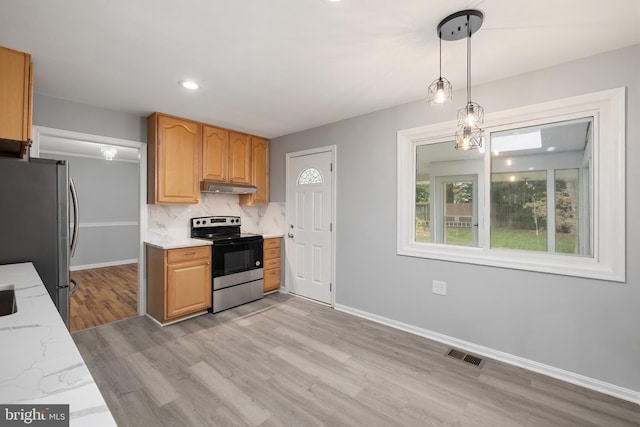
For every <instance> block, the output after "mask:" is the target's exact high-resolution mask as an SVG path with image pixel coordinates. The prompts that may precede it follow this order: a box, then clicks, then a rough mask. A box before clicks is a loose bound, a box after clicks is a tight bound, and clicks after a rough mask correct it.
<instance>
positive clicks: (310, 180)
mask: <svg viewBox="0 0 640 427" xmlns="http://www.w3.org/2000/svg"><path fill="white" fill-rule="evenodd" d="M322 182H323V180H322V175H321V174H320V171H319V170H318V169H315V168H308V169H305V170H303V171H302V172H300V176H299V177H298V184H300V185H307V184H322Z"/></svg>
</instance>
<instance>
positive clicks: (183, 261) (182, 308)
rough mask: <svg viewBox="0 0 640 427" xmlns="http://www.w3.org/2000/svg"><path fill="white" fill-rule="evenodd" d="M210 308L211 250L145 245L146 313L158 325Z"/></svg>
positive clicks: (209, 248) (204, 247)
mask: <svg viewBox="0 0 640 427" xmlns="http://www.w3.org/2000/svg"><path fill="white" fill-rule="evenodd" d="M209 307H211V247H210V246H197V247H189V248H181V249H159V248H156V247H153V246H147V313H148V314H149V315H150V316H152V317H153V318H154V319H156V320H157V321H158V322H160V323H167V322H171V321H174V320H178V319H181V318H183V317H188V316H190V315H192V314H196V313H199V312H202V311H204V310H206V309H208V308H209Z"/></svg>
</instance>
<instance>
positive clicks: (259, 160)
mask: <svg viewBox="0 0 640 427" xmlns="http://www.w3.org/2000/svg"><path fill="white" fill-rule="evenodd" d="M251 184H252V185H255V186H256V187H258V191H257V192H255V193H254V194H241V195H240V204H241V205H246V206H258V205H267V204H269V141H268V140H266V139H264V138H258V137H257V136H252V137H251Z"/></svg>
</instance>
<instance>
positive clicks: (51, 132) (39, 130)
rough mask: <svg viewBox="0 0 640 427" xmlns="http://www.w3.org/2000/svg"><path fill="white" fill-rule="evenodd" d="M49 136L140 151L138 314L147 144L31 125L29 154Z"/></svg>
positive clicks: (142, 300)
mask: <svg viewBox="0 0 640 427" xmlns="http://www.w3.org/2000/svg"><path fill="white" fill-rule="evenodd" d="M43 136H50V137H55V138H64V139H73V140H78V141H85V142H89V143H94V144H102V145H113V146H116V147H129V148H137V149H138V150H139V153H140V162H139V173H140V177H139V186H140V188H139V194H140V200H139V204H138V215H139V217H138V224H139V226H138V229H139V230H138V232H139V236H138V295H137V297H138V315H144V314H146V312H147V292H146V289H147V286H146V277H147V276H146V274H147V272H146V263H145V249H144V239H145V237H146V234H145V233H146V231H147V196H146V195H147V144H146V143H144V142H140V141H133V140H128V139H120V138H113V137H110V136H102V135H94V134H89V133H84V132H74V131H70V130H64V129H56V128H49V127H45V126H33V143H32V146H31V150H30V153H31V156H32V157H40V138H41V137H43Z"/></svg>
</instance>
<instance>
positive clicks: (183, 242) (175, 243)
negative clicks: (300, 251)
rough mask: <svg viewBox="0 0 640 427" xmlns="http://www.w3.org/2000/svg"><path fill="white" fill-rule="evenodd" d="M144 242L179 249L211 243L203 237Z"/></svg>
mask: <svg viewBox="0 0 640 427" xmlns="http://www.w3.org/2000/svg"><path fill="white" fill-rule="evenodd" d="M262 237H264V238H265V239H272V238H275V237H284V234H263V235H262ZM144 243H145V244H147V245H149V246H153V247H156V248H159V249H179V248H190V247H194V246H207V245H212V244H213V242H212V241H210V240H204V239H189V238H182V239H171V238H165V239H149V240H145V241H144Z"/></svg>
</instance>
